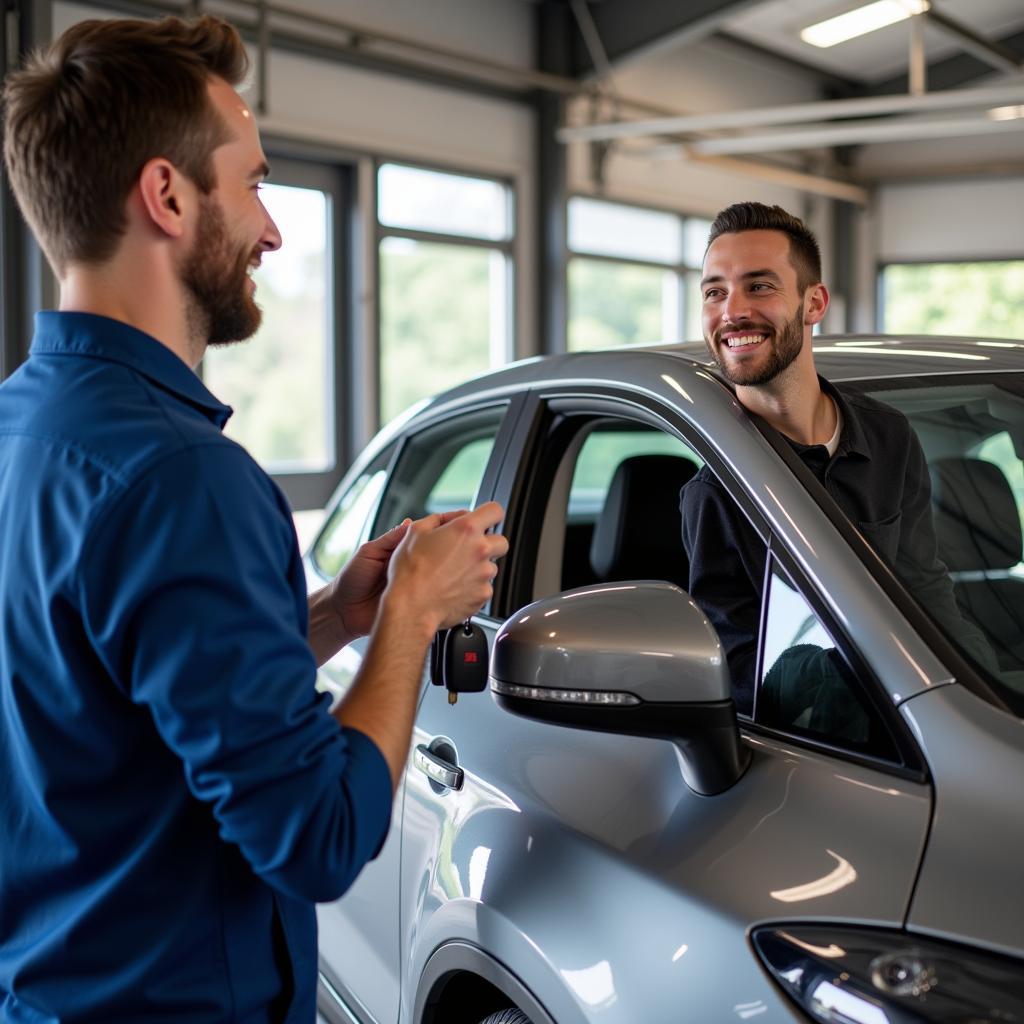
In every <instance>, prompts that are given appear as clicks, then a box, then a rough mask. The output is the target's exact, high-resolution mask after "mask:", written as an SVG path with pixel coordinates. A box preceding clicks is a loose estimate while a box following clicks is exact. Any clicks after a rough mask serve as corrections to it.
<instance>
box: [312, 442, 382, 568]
mask: <svg viewBox="0 0 1024 1024" xmlns="http://www.w3.org/2000/svg"><path fill="white" fill-rule="evenodd" d="M394 450H395V449H394V445H391V446H389V447H388V448H386V449H385V450H384V451H383V452H381V453H380V455H378V456H377V457H376V458H375V459H374V460H373V461H372V462H371V463H370V464H369V465H368V466H367V467H366V469H365V470H363V472H362V473H360V474H359V476H358V477H356V479H355V481H354V482H353V483H352V486H351V487H349V488H348V490H346V491H345V493H344V494H343V495H342V497H341V500H340V501H339V502H338V503H337V505H336V506H335V507H334V509H333V511H332V512H331V513H330V516H329V517H328V519H327V522H326V523H325V524H324V527H323V529H322V530H321V531H320V535H319V537H317V539H316V543H315V544H314V545H313V551H312V558H313V564H314V565H315V566H316V568H317V571H318V572H320V573H321V575H323V576H325V577H328V578H331V577H334V576H336V575H337V574H338V573H339V572H340V571H341V569H342V567H343V566H344V565H345V563H346V562H347V561H348V560H349V559H350V558H351V557H352V555H353V554H354V553H355V550H356V548H357V547H359V545H360V544H361V543H362V542H363V541H364V540H365V539H366V534H367V530H366V526H367V523H368V521H369V518H370V516H371V515H372V514H373V510H374V509H375V508H376V507H377V499H378V498H379V497H380V492H381V491H382V490H383V489H384V481H385V479H386V477H387V468H388V463H389V462H390V461H391V456H392V455H393V454H394Z"/></svg>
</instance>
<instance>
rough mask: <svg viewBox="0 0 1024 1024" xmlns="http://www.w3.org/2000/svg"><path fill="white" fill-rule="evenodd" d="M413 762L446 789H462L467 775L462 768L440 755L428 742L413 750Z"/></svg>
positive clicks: (432, 780) (431, 779)
mask: <svg viewBox="0 0 1024 1024" xmlns="http://www.w3.org/2000/svg"><path fill="white" fill-rule="evenodd" d="M412 763H413V764H414V765H415V766H416V767H417V768H418V769H419V770H420V771H421V772H423V774H424V775H426V777H427V778H428V779H430V781H431V782H435V783H437V785H439V786H443V787H444V788H445V789H455V790H458V789H462V782H463V779H464V777H465V773H464V772H463V771H462V769H461V768H460V767H459V766H458V765H455V764H452V763H451V761H448V760H446V759H445V758H443V757H440V756H439V755H438V754H437V753H435V752H434V751H432V750H431V749H430V748H429V747H428V746H427V745H426V744H424V743H421V744H419V746H418V747H416V749H415V750H414V751H413V755H412Z"/></svg>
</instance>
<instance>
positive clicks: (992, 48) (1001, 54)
mask: <svg viewBox="0 0 1024 1024" xmlns="http://www.w3.org/2000/svg"><path fill="white" fill-rule="evenodd" d="M917 17H919V18H927V19H928V23H929V24H930V25H934V26H935V27H936V28H938V29H941V30H942V31H943V32H944V33H945V34H946V35H948V36H952V37H953V38H954V39H955V40H956V41H957V42H958V43H959V44H960V45H961V46H962V47H963V48H964V50H966V51H967V53H969V54H970V55H971V56H972V57H977V58H978V60H981V61H984V62H985V63H986V64H988V65H989V66H990V67H993V68H995V69H996V70H997V71H1008V72H1010V73H1011V74H1012V73H1019V72H1020V71H1021V70H1022V69H1024V63H1022V62H1021V59H1020V58H1019V57H1018V56H1017V54H1015V53H1014V52H1013V50H1011V49H1009V47H1006V46H1003V45H1002V43H999V42H995V41H993V40H991V39H986V38H985V37H984V36H982V35H979V34H978V33H977V32H975V31H974V29H972V28H970V26H968V25H965V24H963V22H961V21H957V20H956V18H951V17H950V16H949V15H948V14H943V13H942V12H941V11H937V10H936V9H935V8H934V7H929V8H928V9H927V10H925V11H924V12H923V13H922V14H920V15H918V16H917ZM915 20H916V19H915Z"/></svg>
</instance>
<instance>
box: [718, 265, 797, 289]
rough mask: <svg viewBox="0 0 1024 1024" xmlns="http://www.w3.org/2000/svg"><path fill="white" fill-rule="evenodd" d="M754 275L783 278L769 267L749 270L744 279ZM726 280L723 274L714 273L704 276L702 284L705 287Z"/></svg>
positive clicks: (774, 278) (775, 279)
mask: <svg viewBox="0 0 1024 1024" xmlns="http://www.w3.org/2000/svg"><path fill="white" fill-rule="evenodd" d="M753 277H770V278H771V279H772V280H773V281H781V280H782V278H781V277H779V275H778V274H776V273H775V271H774V270H768V269H767V268H766V269H764V270H748V271H747V272H746V273H745V274H744V275H743V279H744V280H749V279H750V278H753ZM724 280H725V278H724V277H723V276H722V275H721V274H712V275H710V276H709V277H705V278H703V279H702V280H701V282H700V286H701V288H703V287H704V285H706V284H717V283H718V282H719V281H724Z"/></svg>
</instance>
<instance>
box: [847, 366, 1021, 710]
mask: <svg viewBox="0 0 1024 1024" xmlns="http://www.w3.org/2000/svg"><path fill="white" fill-rule="evenodd" d="M850 386H851V385H845V387H850ZM853 386H854V387H856V389H857V390H858V391H861V392H862V393H864V394H867V395H870V396H871V397H872V398H875V399H877V400H878V401H881V402H885V403H887V404H888V405H891V406H893V407H895V408H896V409H898V410H899V411H900V412H902V413H903V414H904V415H905V416H906V417H907V419H908V420H909V421H910V424H911V426H912V427H913V428H914V431H915V432H916V434H917V436H918V438H919V439H920V442H921V446H922V448H923V449H924V454H925V459H926V461H927V464H928V476H929V479H930V483H931V517H932V523H933V524H934V532H935V547H936V548H937V555H938V559H939V561H940V562H941V563H942V566H943V567H944V569H945V572H946V574H947V575H948V581H949V583H948V584H946V592H947V593H948V591H949V584H951V589H952V600H951V601H949V602H946V601H945V600H943V599H939V600H936V599H935V589H934V587H933V586H931V585H929V586H928V587H926V585H925V583H924V582H923V581H924V580H925V579H926V577H927V574H928V571H929V570H928V567H927V566H922V565H920V564H912V561H910V560H907V559H905V558H899V559H897V560H896V564H894V565H893V566H892V567H893V569H894V570H895V572H896V574H897V576H899V577H900V579H901V581H902V582H903V584H904V585H905V586H906V587H907V589H908V590H909V591H910V592H911V593H912V594H914V596H915V597H917V598H918V601H919V603H920V604H921V606H922V607H923V608H924V609H925V610H926V611H927V612H928V613H929V614H930V615H931V616H932V618H933V619H934V620H935V621H936V622H937V624H938V625H939V626H940V627H941V628H942V629H943V632H944V633H945V634H946V635H947V636H949V637H950V638H951V639H953V640H954V641H955V642H956V643H957V645H958V646H959V648H960V649H961V651H962V652H963V653H964V654H966V655H967V656H968V657H970V658H971V659H972V660H973V661H974V663H975V664H977V665H978V666H980V667H981V668H982V670H983V671H985V672H986V674H987V675H988V678H989V682H990V684H991V685H992V687H993V689H995V690H996V691H997V692H998V693H999V695H1000V696H1001V697H1002V698H1003V699H1004V701H1005V702H1006V704H1007V705H1009V706H1010V708H1012V709H1013V710H1014V712H1015V713H1016V714H1018V715H1024V561H1022V557H1024V556H1022V528H1021V524H1022V520H1024V515H1022V512H1024V465H1022V461H1021V460H1022V458H1024V374H1014V373H1009V374H1002V375H1000V376H999V377H995V376H980V375H979V376H971V377H960V378H958V379H956V380H951V379H950V378H948V377H943V378H935V377H925V378H918V379H907V378H901V379H897V380H891V381H884V382H883V381H868V382H863V383H860V384H858V385H853ZM868 539H869V541H872V542H875V543H876V546H877V541H876V540H875V538H871V537H869V538H868ZM919 539H923V540H924V541H925V545H924V547H927V546H928V545H929V544H930V541H929V540H928V538H927V537H926V536H925V537H924V538H919ZM915 548H916V550H917V551H919V552H920V551H922V550H924V548H922V547H921V545H919V544H918V545H915ZM879 553H880V554H884V553H883V552H879ZM933 582H934V581H932V583H933Z"/></svg>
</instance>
